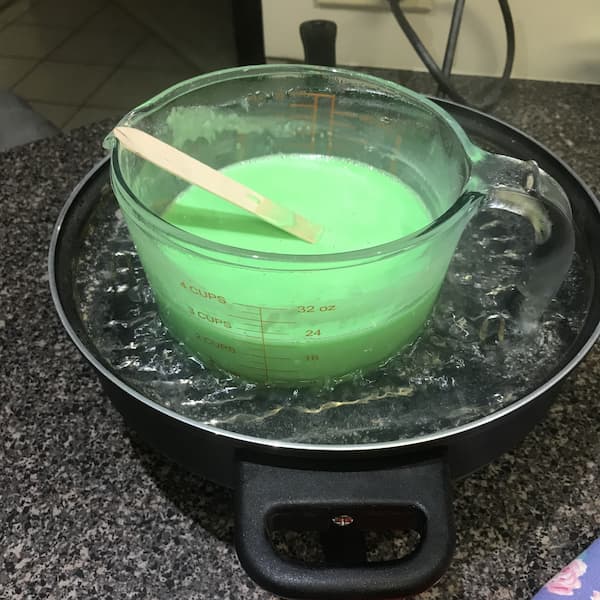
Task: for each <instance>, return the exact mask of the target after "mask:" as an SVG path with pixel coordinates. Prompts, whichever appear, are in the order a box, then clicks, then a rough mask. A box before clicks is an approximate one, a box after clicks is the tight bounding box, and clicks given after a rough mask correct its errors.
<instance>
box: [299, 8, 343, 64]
mask: <svg viewBox="0 0 600 600" xmlns="http://www.w3.org/2000/svg"><path fill="white" fill-rule="evenodd" d="M300 37H301V38H302V45H303V46H304V62H305V63H306V64H307V65H321V66H323V67H335V39H336V37H337V25H336V24H335V22H334V21H324V20H321V19H316V20H313V21H304V23H301V25H300Z"/></svg>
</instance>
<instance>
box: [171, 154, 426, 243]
mask: <svg viewBox="0 0 600 600" xmlns="http://www.w3.org/2000/svg"><path fill="white" fill-rule="evenodd" d="M222 172H223V173H224V174H226V175H228V176H229V177H231V178H232V179H235V180H236V181H239V182H240V183H243V184H244V185H246V186H248V187H249V188H251V189H253V190H255V191H257V192H259V193H261V194H263V195H264V196H266V197H267V198H269V199H270V200H272V201H274V202H277V203H278V204H281V205H283V206H286V207H288V208H290V209H292V210H294V211H296V212H298V213H299V214H301V215H302V216H303V217H305V218H307V219H309V220H311V221H313V222H314V223H317V224H319V225H321V226H322V227H323V234H322V236H321V238H320V239H319V240H318V241H317V242H316V243H315V244H308V243H307V242H304V241H303V240H299V239H297V238H294V237H293V236H291V235H289V234H287V233H286V232H284V231H281V230H278V229H277V228H275V227H273V226H272V225H269V224H268V223H265V222H263V221H261V220H260V219H258V218H257V217H255V216H253V215H251V214H250V213H248V212H246V211H245V210H243V209H241V208H238V207H237V206H234V205H232V204H230V203H229V202H226V201H224V200H222V199H221V198H218V197H217V196H214V195H213V194H211V193H210V192H206V191H205V190H202V189H200V188H198V187H190V188H188V189H186V190H184V191H183V192H182V193H181V194H180V195H179V196H178V197H177V198H176V199H175V201H174V202H173V203H171V204H170V205H169V207H168V208H167V210H166V211H165V212H164V213H163V215H162V217H163V219H165V220H166V221H169V222H170V223H172V224H173V225H176V226H177V227H180V228H181V229H184V230H186V231H188V232H190V233H193V234H195V235H198V236H200V237H203V238H206V239H209V240H211V241H214V242H219V243H221V244H225V245H228V246H235V247H238V248H245V249H250V250H256V251H259V252H260V251H263V252H277V253H283V254H327V253H333V252H345V251H350V250H358V249H361V248H369V247H372V246H377V245H379V244H383V243H385V242H391V241H393V240H395V239H398V238H400V237H403V236H405V235H408V234H410V233H413V232H414V231H417V230H419V229H421V228H423V227H425V226H426V225H427V224H428V223H429V222H430V221H431V215H430V214H429V211H428V210H427V208H426V207H425V206H424V205H423V203H422V201H421V200H420V198H419V196H418V195H417V194H416V193H415V192H414V191H413V190H412V188H410V187H408V186H407V185H406V184H405V183H403V182H402V181H400V179H398V178H397V177H394V176H393V175H390V174H388V173H386V172H384V171H381V170H379V169H376V168H374V167H371V166H370V165H366V164H364V163H360V162H356V161H350V160H346V159H340V158H335V157H327V156H320V155H310V154H308V155H306V154H276V155H271V156H264V157H260V158H255V159H252V160H248V161H243V162H239V163H235V164H232V165H229V166H228V167H225V168H224V169H223V170H222Z"/></svg>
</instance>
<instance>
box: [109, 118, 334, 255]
mask: <svg viewBox="0 0 600 600" xmlns="http://www.w3.org/2000/svg"><path fill="white" fill-rule="evenodd" d="M113 134H114V136H115V137H116V138H117V139H118V140H119V142H121V144H122V145H123V147H124V148H126V149H127V150H129V151H130V152H133V153H134V154H137V155H138V156H141V157H142V158H144V159H146V160H147V161H149V162H151V163H153V164H155V165H156V166H157V167H160V168H161V169H164V170H165V171H168V172H169V173H172V174H173V175H176V176H177V177H180V178H181V179H183V180H185V181H187V182H188V183H191V184H193V185H197V186H198V187H201V188H203V189H205V190H207V191H209V192H212V193H213V194H215V195H217V196H219V197H220V198H223V200H227V202H231V203H232V204H235V205H236V206H239V207H240V208H243V209H244V210H247V211H248V212H250V213H252V214H253V215H256V216H257V217H259V218H260V219H262V220H263V221H266V222H267V223H270V224H271V225H274V226H275V227H278V228H279V229H283V230H284V231H287V232H288V233H290V234H291V235H293V236H296V237H298V238H300V239H302V240H305V241H306V242H310V243H311V244H313V243H314V242H316V241H317V240H318V239H319V236H320V235H321V231H322V228H321V226H319V225H316V224H315V223H312V222H310V221H309V220H307V219H305V218H304V217H303V216H302V215H299V214H298V213H296V212H294V211H293V210H290V209H289V208H286V207H285V206H281V205H280V204H276V203H275V202H273V201H272V200H269V199H268V198H265V197H264V196H263V195H261V194H259V193H258V192H255V191H254V190H251V189H250V188H247V187H246V186H245V185H242V184H241V183H238V182H237V181H235V180H233V179H231V178H229V177H227V176H226V175H223V173H221V172H220V171H217V170H215V169H213V168H212V167H209V166H208V165H206V164H204V163H203V162H201V161H199V160H197V159H195V158H192V157H191V156H189V155H188V154H185V152H182V151H181V150H178V149H177V148H174V147H173V146H170V145H169V144H167V143H166V142H163V141H162V140H159V139H158V138H155V137H154V136H152V135H150V134H149V133H146V132H145V131H141V130H140V129H136V128H134V127H115V129H114V130H113Z"/></svg>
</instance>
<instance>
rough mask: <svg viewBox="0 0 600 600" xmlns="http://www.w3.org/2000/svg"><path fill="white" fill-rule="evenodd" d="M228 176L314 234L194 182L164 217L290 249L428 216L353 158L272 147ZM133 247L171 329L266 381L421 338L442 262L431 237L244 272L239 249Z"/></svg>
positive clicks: (343, 363)
mask: <svg viewBox="0 0 600 600" xmlns="http://www.w3.org/2000/svg"><path fill="white" fill-rule="evenodd" d="M223 172H224V173H226V174H227V175H229V176H230V177H232V178H233V179H236V180H238V181H239V182H241V183H243V184H245V185H247V186H248V187H250V188H253V189H255V190H256V191H257V192H260V193H261V194H263V195H265V196H266V197H268V198H270V199H272V200H274V201H275V202H278V203H281V204H284V205H285V206H288V207H289V208H292V209H294V210H296V211H297V212H298V213H300V214H301V215H303V216H305V217H306V218H308V219H310V220H312V221H314V222H315V223H318V224H320V225H322V226H323V234H322V236H321V238H320V239H319V240H318V242H317V243H315V244H309V243H307V242H305V241H302V240H299V239H296V238H294V237H292V236H291V235H289V234H287V233H286V232H283V231H280V230H278V229H276V228H274V227H273V226H271V225H269V224H267V223H264V222H262V221H260V220H259V219H258V218H257V217H255V216H253V215H251V214H249V213H247V212H246V211H243V210H241V209H239V208H237V207H235V206H233V205H230V204H229V203H227V202H225V201H224V200H222V199H220V198H217V197H215V196H213V195H212V194H210V193H208V192H205V191H204V190H201V189H199V188H196V187H190V188H188V189H186V190H184V192H182V193H181V194H180V195H179V196H178V197H177V198H175V199H174V201H173V202H171V204H170V205H169V206H168V208H167V209H166V211H165V212H164V214H163V215H162V218H163V219H165V220H166V221H169V222H170V223H172V224H174V225H176V226H177V227H179V228H181V229H184V230H185V231H187V232H189V233H192V234H195V235H197V236H200V237H202V238H205V239H209V240H212V241H215V242H219V243H221V244H226V245H229V246H234V247H238V248H244V249H250V250H255V251H263V252H274V253H278V254H295V255H299V254H300V255H309V254H310V255H313V254H317V255H324V254H329V253H336V252H345V251H352V250H359V249H364V248H369V247H372V246H377V245H380V244H383V243H386V242H391V241H393V240H396V239H398V238H401V237H403V236H406V235H409V234H411V233H413V232H415V231H418V230H420V229H422V228H424V227H425V226H427V225H428V224H429V223H430V222H431V220H432V217H431V214H430V213H429V211H428V209H427V207H426V206H425V204H424V202H423V201H422V200H421V199H420V198H419V196H418V194H417V193H416V192H415V191H414V190H413V189H411V188H410V187H408V186H407V185H406V184H404V183H403V182H402V181H400V180H399V179H397V178H396V177H394V176H392V175H390V174H388V173H386V172H384V171H380V170H378V169H375V168H373V167H370V166H368V165H366V164H362V163H358V162H354V161H347V160H342V159H337V158H331V157H324V156H315V155H273V156H266V157H261V158H257V159H254V160H248V161H244V162H240V163H236V164H233V165H231V166H228V167H226V168H225V169H224V170H223ZM135 237H136V236H134V239H135ZM136 243H137V246H138V250H139V252H140V256H141V258H142V261H143V263H144V268H145V270H146V273H147V275H148V278H149V280H150V283H151V285H152V287H153V290H154V292H155V294H156V297H157V300H158V304H159V306H160V308H161V315H162V316H163V319H164V321H165V323H166V324H167V326H168V327H169V329H170V330H171V331H172V333H173V334H174V335H175V337H177V338H178V339H180V340H182V341H183V342H184V343H185V344H186V345H187V346H188V348H189V349H190V350H191V351H192V352H195V353H196V354H198V355H199V356H200V357H201V358H203V359H204V360H207V361H208V362H209V363H210V362H211V361H212V362H214V363H215V364H216V365H218V366H220V367H222V368H224V369H225V370H227V371H230V372H232V373H235V374H238V375H241V376H244V377H247V378H249V379H251V380H255V381H263V382H268V383H294V384H298V383H306V382H312V381H320V380H323V379H325V378H327V377H338V376H342V375H344V374H346V373H349V372H352V371H355V370H357V369H365V368H369V367H371V366H374V365H377V364H379V363H381V362H382V361H384V360H385V359H386V358H388V357H389V356H391V355H392V354H393V353H395V351H397V350H398V349H399V348H401V347H402V346H404V345H406V344H408V343H409V342H411V341H412V340H413V339H414V338H415V337H416V336H417V335H418V333H419V332H420V330H421V328H422V326H423V323H424V322H425V320H426V319H427V317H428V316H429V314H430V312H431V309H432V306H433V303H434V302H435V299H436V297H437V293H438V290H439V287H440V285H441V282H442V279H443V276H444V272H445V268H446V266H447V257H444V258H443V259H440V258H437V256H438V255H439V253H437V252H432V249H431V247H430V245H428V244H423V245H420V246H416V247H412V248H410V249H408V250H406V251H403V252H401V253H399V254H395V255H391V256H385V257H384V258H381V257H376V258H375V259H354V260H352V261H346V262H344V263H342V264H340V263H335V262H328V261H327V260H325V261H324V262H323V263H318V262H317V263H306V262H301V263H297V262H296V263H294V262H289V261H286V260H285V259H281V260H277V261H263V262H261V261H255V262H254V263H253V265H252V266H253V267H254V268H249V267H248V263H247V261H246V262H244V259H242V258H238V257H236V256H235V255H234V256H231V255H215V253H214V252H208V253H204V254H203V255H197V254H188V253H185V252H181V251H179V250H177V249H175V248H174V247H171V246H161V245H157V244H156V243H155V242H153V241H151V240H148V241H145V242H143V243H141V240H137V242H136ZM257 265H259V266H261V267H262V265H264V268H257Z"/></svg>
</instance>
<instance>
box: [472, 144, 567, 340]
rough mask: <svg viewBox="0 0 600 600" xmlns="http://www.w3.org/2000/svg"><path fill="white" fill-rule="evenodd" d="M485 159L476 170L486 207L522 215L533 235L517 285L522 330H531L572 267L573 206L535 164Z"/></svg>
mask: <svg viewBox="0 0 600 600" xmlns="http://www.w3.org/2000/svg"><path fill="white" fill-rule="evenodd" d="M483 156H484V158H483V159H482V160H479V161H478V162H477V163H476V164H475V170H474V172H475V174H476V176H477V177H479V178H480V179H481V180H482V181H483V184H484V186H486V187H487V188H488V195H487V206H489V207H490V208H498V209H501V210H505V211H508V212H511V213H514V214H517V215H520V216H522V217H525V218H526V219H527V220H528V221H529V222H530V223H531V226H532V228H533V232H534V235H535V243H536V247H535V250H534V251H533V252H532V254H531V256H530V257H529V260H528V263H527V264H526V265H525V268H524V271H523V273H522V276H521V278H520V281H519V282H518V285H517V288H518V290H519V292H520V293H521V294H520V296H521V298H520V303H519V306H518V310H517V313H518V317H519V320H520V322H521V326H522V327H523V329H525V330H528V329H532V328H533V327H534V326H535V325H536V323H537V321H538V319H539V317H540V315H541V314H542V312H543V311H544V309H545V308H546V306H547V305H548V303H549V302H550V300H552V298H553V297H554V296H555V294H556V292H557V291H558V288H559V287H560V285H561V284H562V282H563V280H564V278H565V277H566V275H567V272H568V270H569V266H570V265H571V260H572V258H573V252H574V249H575V230H574V226H573V215H572V211H571V205H570V203H569V200H568V198H567V195H566V194H565V192H564V190H563V189H562V188H561V186H560V185H559V183H558V182H557V181H555V180H554V179H553V178H552V177H550V175H548V173H546V172H544V171H543V170H542V169H540V168H539V167H538V165H537V163H536V162H535V161H533V160H528V161H522V160H519V159H516V158H512V157H510V156H503V155H501V154H488V153H484V155H483Z"/></svg>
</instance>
